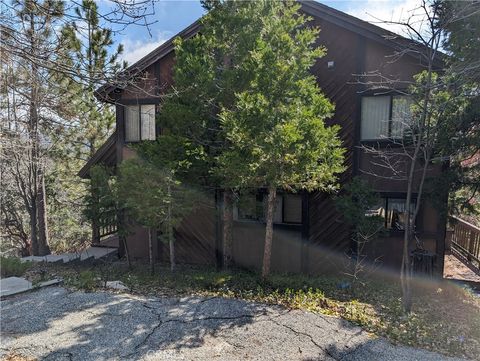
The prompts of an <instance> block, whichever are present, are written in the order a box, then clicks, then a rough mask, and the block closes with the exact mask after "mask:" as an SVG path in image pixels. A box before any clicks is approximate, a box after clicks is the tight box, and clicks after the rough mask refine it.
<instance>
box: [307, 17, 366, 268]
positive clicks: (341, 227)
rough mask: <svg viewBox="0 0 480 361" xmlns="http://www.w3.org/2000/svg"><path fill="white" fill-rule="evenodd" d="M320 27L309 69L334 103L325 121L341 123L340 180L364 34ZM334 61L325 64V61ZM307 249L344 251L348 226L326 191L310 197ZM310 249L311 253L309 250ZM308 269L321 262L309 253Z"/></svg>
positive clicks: (351, 136)
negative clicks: (318, 52) (317, 55)
mask: <svg viewBox="0 0 480 361" xmlns="http://www.w3.org/2000/svg"><path fill="white" fill-rule="evenodd" d="M314 24H315V25H316V26H319V27H320V29H321V32H320V37H319V39H318V44H319V45H323V46H325V47H326V48H327V54H326V55H325V56H324V57H323V58H321V59H320V60H319V61H318V62H317V63H316V64H315V66H314V67H313V69H312V71H313V73H314V74H315V76H316V77H317V79H318V84H319V86H320V88H321V89H322V91H323V92H324V94H325V95H326V96H327V97H328V98H329V99H330V101H332V102H333V103H334V104H335V114H334V116H333V118H332V119H329V120H328V122H327V124H328V125H333V124H338V125H340V127H341V129H340V133H339V136H340V138H341V139H342V142H343V147H344V148H345V149H346V153H345V166H346V171H345V172H344V173H343V174H342V175H341V176H340V180H339V182H340V183H341V184H343V183H345V182H346V181H347V180H349V179H351V177H352V176H353V173H354V153H355V150H354V144H355V133H356V123H357V114H358V111H359V109H358V102H357V90H358V85H357V82H356V80H355V74H357V73H358V72H359V71H361V70H362V69H361V65H362V62H363V59H362V56H363V49H364V42H365V40H364V38H363V37H361V36H359V35H357V34H355V33H353V32H351V31H348V30H345V29H343V28H341V27H339V26H337V25H334V24H331V23H329V22H326V21H321V20H315V21H314ZM332 61H333V62H334V65H333V68H331V69H329V68H328V62H332ZM309 214H310V226H309V233H310V236H309V246H310V247H309V249H311V248H312V247H313V248H314V247H316V246H319V245H321V246H322V248H327V249H328V250H329V251H334V252H335V251H336V252H339V253H343V252H344V250H345V248H346V247H347V246H348V243H349V229H348V227H346V225H345V224H344V223H343V222H342V221H341V214H339V213H338V212H337V210H336V209H335V205H334V203H333V200H332V197H331V195H329V194H325V193H322V192H315V193H312V194H310V199H309ZM309 253H311V252H310V251H309ZM308 259H309V267H308V268H309V269H313V270H314V269H316V268H317V267H316V263H317V262H319V263H321V262H322V261H321V260H320V259H317V257H311V256H310V257H308Z"/></svg>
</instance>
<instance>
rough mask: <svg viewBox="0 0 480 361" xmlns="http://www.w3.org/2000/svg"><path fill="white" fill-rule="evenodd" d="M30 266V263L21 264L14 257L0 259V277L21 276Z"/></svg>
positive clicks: (18, 259)
mask: <svg viewBox="0 0 480 361" xmlns="http://www.w3.org/2000/svg"><path fill="white" fill-rule="evenodd" d="M31 266H32V262H22V261H20V258H16V257H0V273H1V277H2V278H5V277H12V276H17V277H19V276H23V275H24V274H25V272H26V271H27V270H28V269H29V268H30V267H31Z"/></svg>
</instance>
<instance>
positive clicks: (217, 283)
mask: <svg viewBox="0 0 480 361" xmlns="http://www.w3.org/2000/svg"><path fill="white" fill-rule="evenodd" d="M55 272H56V274H59V273H60V274H62V273H63V275H64V279H65V280H66V284H67V285H70V286H73V287H77V288H83V289H87V290H92V289H94V288H95V287H99V286H101V284H102V281H106V280H121V281H122V282H123V283H125V284H126V285H127V286H128V287H129V288H130V289H131V291H132V292H134V293H138V294H144V295H155V296H182V295H192V294H196V295H201V296H220V297H230V298H241V299H245V300H248V301H256V302H263V303H268V304H276V305H282V306H285V307H287V308H292V309H302V310H307V311H311V312H315V313H322V314H326V315H331V316H338V317H342V318H344V319H346V320H348V321H350V322H353V323H355V324H357V325H359V326H361V327H362V328H363V329H365V330H367V331H369V332H371V333H374V334H376V335H379V336H385V337H387V338H388V339H390V340H391V341H393V342H394V343H400V344H404V345H408V346H413V347H421V348H424V349H428V350H431V351H435V352H440V353H443V354H446V355H452V356H460V357H467V358H470V359H476V358H477V357H478V355H479V354H480V299H479V298H478V297H476V296H474V295H473V294H471V293H470V292H469V291H467V290H465V289H462V288H460V287H459V286H456V285H453V284H451V283H447V282H436V281H433V280H428V281H427V280H424V281H419V282H417V283H416V284H415V286H414V292H415V296H414V306H413V312H411V313H410V314H405V313H404V312H403V310H402V305H401V291H400V286H399V284H398V282H397V281H396V280H395V279H385V278H384V279H370V280H367V281H366V282H364V284H357V285H356V286H355V288H354V289H352V288H345V287H342V285H344V284H345V281H346V280H347V279H346V278H345V277H339V276H322V277H307V276H303V275H282V274H275V275H272V276H271V277H270V278H268V279H267V280H262V279H261V278H260V277H259V276H258V274H256V273H253V272H247V271H242V270H235V271H231V272H216V270H215V269H214V268H195V267H185V268H182V269H180V270H179V271H177V272H175V273H171V272H170V271H169V270H168V268H167V267H157V269H156V271H155V275H153V276H152V275H150V273H149V270H148V267H147V266H137V267H135V268H134V269H133V270H128V269H127V268H126V266H125V265H110V266H108V267H106V266H97V267H91V268H90V269H76V270H73V269H71V268H67V267H65V266H62V267H61V270H58V269H56V270H55ZM85 272H88V273H85Z"/></svg>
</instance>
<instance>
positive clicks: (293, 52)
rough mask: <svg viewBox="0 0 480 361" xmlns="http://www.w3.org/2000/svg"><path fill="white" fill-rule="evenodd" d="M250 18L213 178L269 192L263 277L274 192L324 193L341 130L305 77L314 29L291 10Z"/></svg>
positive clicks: (261, 8)
mask: <svg viewBox="0 0 480 361" xmlns="http://www.w3.org/2000/svg"><path fill="white" fill-rule="evenodd" d="M254 4H255V5H252V6H251V7H250V8H249V11H250V12H249V13H248V16H251V17H253V16H255V15H254V14H261V16H260V17H261V19H262V31H261V32H259V33H258V34H257V36H256V39H255V42H254V48H253V49H251V50H250V51H249V57H248V59H246V61H245V62H243V63H241V64H239V65H238V66H239V67H241V68H242V70H243V71H244V72H245V73H246V74H248V75H247V79H250V81H249V83H248V86H247V87H246V89H244V90H243V91H241V92H236V93H235V101H234V107H233V108H231V109H228V108H222V111H221V114H220V117H221V119H222V126H223V130H224V132H225V134H226V136H227V140H228V143H229V149H228V150H227V151H225V152H223V154H222V155H221V156H220V162H219V164H220V166H219V172H220V173H221V174H225V175H227V178H228V179H231V180H232V181H234V182H235V183H236V184H237V186H241V187H246V188H254V187H264V188H266V189H267V193H268V197H267V212H266V229H265V248H264V258H263V268H262V276H263V277H267V276H268V275H269V273H270V259H271V249H272V239H273V216H274V212H275V204H276V195H277V189H284V190H287V191H293V192H296V191H300V190H307V191H312V190H328V189H331V188H332V187H333V186H334V184H335V181H336V175H337V174H338V173H341V172H342V171H343V169H344V168H343V165H342V163H343V150H342V148H341V142H340V140H339V138H338V137H337V132H338V129H339V127H338V126H333V127H327V126H325V124H324V120H325V119H326V118H328V117H330V116H331V115H332V113H333V106H332V104H331V103H330V102H329V100H328V99H327V98H326V97H325V96H324V95H323V94H322V93H321V91H320V88H319V87H318V85H317V82H316V79H315V77H314V76H313V75H312V74H311V73H310V69H311V67H312V66H313V64H314V63H315V61H316V60H317V59H318V58H319V57H321V56H323V55H324V53H325V49H324V48H321V47H320V48H318V47H316V46H315V41H316V39H317V35H318V29H315V28H311V27H309V26H306V23H307V21H308V18H306V17H305V16H303V15H300V14H299V13H298V10H299V8H300V7H299V5H296V4H294V3H292V2H271V1H261V2H255V3H254Z"/></svg>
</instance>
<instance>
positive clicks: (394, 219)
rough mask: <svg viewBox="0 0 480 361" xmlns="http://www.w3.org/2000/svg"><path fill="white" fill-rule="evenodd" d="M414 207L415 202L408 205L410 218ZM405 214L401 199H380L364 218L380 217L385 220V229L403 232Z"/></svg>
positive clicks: (404, 204)
mask: <svg viewBox="0 0 480 361" xmlns="http://www.w3.org/2000/svg"><path fill="white" fill-rule="evenodd" d="M415 207H416V202H415V200H412V202H411V204H410V217H411V215H412V214H413V212H414V210H415ZM408 214H409V212H407V207H406V200H405V199H403V198H390V197H382V198H381V201H380V203H379V204H378V205H377V206H375V207H372V209H369V210H368V211H367V213H366V216H380V217H382V218H383V219H384V220H385V228H386V229H391V230H399V231H403V230H405V226H406V220H407V217H408Z"/></svg>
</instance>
